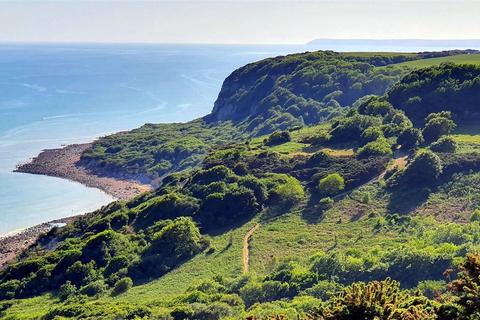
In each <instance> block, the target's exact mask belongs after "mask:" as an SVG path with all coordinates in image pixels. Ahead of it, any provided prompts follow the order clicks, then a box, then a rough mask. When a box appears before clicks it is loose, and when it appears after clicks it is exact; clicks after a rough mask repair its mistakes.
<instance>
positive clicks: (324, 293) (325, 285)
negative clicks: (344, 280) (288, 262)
mask: <svg viewBox="0 0 480 320" xmlns="http://www.w3.org/2000/svg"><path fill="white" fill-rule="evenodd" d="M342 288H343V286H342V285H341V284H339V283H337V282H335V281H328V280H321V281H319V282H318V283H316V284H315V285H314V286H313V287H311V288H308V289H306V290H305V291H304V292H305V294H308V295H309V296H312V297H315V298H318V299H322V300H324V301H325V300H328V299H330V298H332V297H333V296H334V295H336V294H337V293H339V292H340V291H341V290H342Z"/></svg>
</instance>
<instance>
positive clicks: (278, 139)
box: [265, 131, 292, 146]
mask: <svg viewBox="0 0 480 320" xmlns="http://www.w3.org/2000/svg"><path fill="white" fill-rule="evenodd" d="M291 140H292V137H291V136H290V132H288V131H275V132H274V133H272V134H271V135H270V136H268V138H267V139H265V144H266V145H267V146H275V145H279V144H282V143H286V142H289V141H291Z"/></svg>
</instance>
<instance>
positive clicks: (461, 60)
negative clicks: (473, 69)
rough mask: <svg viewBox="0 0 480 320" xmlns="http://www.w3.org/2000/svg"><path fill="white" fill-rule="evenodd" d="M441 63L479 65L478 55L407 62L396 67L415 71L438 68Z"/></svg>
mask: <svg viewBox="0 0 480 320" xmlns="http://www.w3.org/2000/svg"><path fill="white" fill-rule="evenodd" d="M442 63H456V64H474V65H479V64H480V53H476V54H459V55H454V56H448V57H439V58H431V59H422V60H414V61H407V62H402V63H399V64H398V65H399V66H406V67H410V68H415V69H417V68H426V67H431V66H438V65H440V64H442Z"/></svg>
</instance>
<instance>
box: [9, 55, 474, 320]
mask: <svg viewBox="0 0 480 320" xmlns="http://www.w3.org/2000/svg"><path fill="white" fill-rule="evenodd" d="M362 56H363V57H364V58H366V59H373V58H372V57H371V56H369V55H364V54H362ZM373 56H374V57H376V58H375V59H377V58H378V55H377V54H375V55H373ZM304 57H312V56H309V55H307V56H304ZM357 58H358V57H357ZM357 58H355V59H357ZM387 58H389V59H390V58H392V59H397V58H396V56H390V57H387ZM410 58H411V56H410ZM346 59H348V58H346ZM401 59H405V57H402V58H401ZM387 60H388V59H387ZM389 61H390V60H389ZM330 62H332V60H330ZM337 62H338V60H337V58H335V59H334V60H333V64H335V63H337ZM344 62H345V61H343V62H341V64H344ZM302 63H303V62H302ZM356 63H359V62H358V61H357V62H356ZM362 63H363V62H362ZM354 64H355V63H354ZM250 67H251V66H250ZM250 67H249V68H250ZM375 68H376V67H375ZM474 71H476V69H475V67H467V66H461V67H456V66H441V67H433V68H430V69H426V70H421V71H413V72H412V73H411V74H410V75H409V76H407V77H404V78H403V79H402V80H401V81H400V82H398V83H397V84H395V85H394V86H393V87H392V89H391V90H389V91H388V92H387V93H386V94H385V95H384V96H366V97H362V98H361V99H358V100H356V101H355V103H354V104H353V107H351V108H348V109H345V110H344V111H343V112H341V113H339V114H337V115H335V116H333V115H332V116H331V117H330V118H329V119H324V120H321V121H320V120H318V122H321V123H312V124H311V125H306V126H293V127H287V128H286V130H276V131H274V132H273V133H269V134H266V135H256V134H251V135H250V134H245V133H244V132H242V130H241V128H240V127H239V126H238V125H237V126H232V122H234V120H231V121H227V122H225V123H223V122H222V129H223V131H222V132H221V134H220V133H218V134H215V133H216V132H217V131H215V130H218V128H219V127H215V126H216V125H218V124H215V125H212V124H211V123H208V121H207V122H202V121H196V122H192V123H190V124H177V125H172V127H171V128H173V129H172V130H173V131H172V132H171V133H170V132H169V128H170V127H169V126H163V125H159V126H154V125H147V126H145V127H143V128H141V129H139V130H136V131H133V132H128V133H121V134H118V135H117V136H112V137H109V138H105V139H103V140H100V142H98V143H97V145H96V149H95V152H96V153H97V154H96V155H95V154H90V156H91V157H92V158H91V159H90V160H91V161H96V160H94V158H95V157H98V159H102V158H104V157H106V159H108V165H115V163H116V162H118V161H121V163H122V166H124V165H127V164H128V165H129V166H130V165H131V167H130V168H132V171H131V173H132V174H138V173H140V172H142V170H144V168H146V167H149V168H150V166H152V165H154V163H155V161H156V160H155V159H157V160H160V159H162V157H163V156H165V155H168V157H166V158H165V159H166V160H167V161H169V165H170V166H169V167H168V169H166V170H165V171H162V172H163V174H165V178H164V180H163V181H162V184H161V186H160V188H158V189H157V190H155V191H153V192H150V193H146V194H144V195H142V196H140V197H138V198H135V199H132V200H130V201H120V202H114V203H112V204H110V205H108V206H105V207H103V208H101V209H99V210H97V211H95V212H93V213H90V214H88V215H86V216H85V217H83V218H81V219H79V220H78V221H77V222H75V223H74V224H72V225H69V226H67V227H64V228H56V229H54V230H52V231H51V232H49V233H48V234H47V235H45V236H43V237H42V238H41V239H40V241H39V242H38V243H37V244H36V245H35V246H33V247H32V248H30V249H29V250H28V251H27V252H25V253H24V254H23V255H22V256H21V257H20V258H19V260H18V261H17V262H16V263H13V264H11V265H10V266H8V267H7V268H6V269H5V270H2V271H1V272H0V317H2V319H3V318H4V319H38V318H40V319H65V318H67V319H68V318H74V319H99V318H102V319H242V318H247V317H252V316H253V317H256V318H257V319H267V318H268V317H271V316H275V315H283V316H284V317H285V318H287V319H297V318H302V319H303V318H305V319H308V318H309V317H310V318H311V317H313V318H318V319H332V320H333V319H372V318H375V317H377V318H378V319H458V320H460V319H475V317H476V316H478V315H479V314H480V306H479V305H478V303H477V302H476V297H477V296H478V295H477V291H475V290H478V286H479V285H480V283H479V281H478V276H477V274H476V272H477V271H476V270H479V269H480V256H478V255H475V254H474V253H475V252H478V250H479V249H480V237H479V236H478V235H479V234H480V174H479V173H478V172H479V171H480V153H478V152H477V151H478V150H480V136H479V132H478V128H477V125H476V124H475V123H472V122H466V121H465V120H464V118H462V117H459V116H458V113H457V112H456V111H457V110H462V109H461V108H459V109H448V108H443V109H442V108H440V107H439V108H438V109H428V108H431V107H432V105H431V104H428V106H427V105H425V104H422V103H418V104H416V105H415V108H417V109H418V110H417V111H418V112H415V113H410V112H407V111H408V110H406V109H405V108H404V106H405V104H403V101H406V100H407V101H408V100H409V97H410V96H411V92H414V93H415V94H416V95H418V97H419V98H420V99H421V101H422V99H424V97H428V98H429V99H432V95H433V93H435V94H439V95H441V94H443V92H444V90H443V88H444V87H445V85H444V84H445V83H449V84H451V83H454V84H453V85H452V87H455V90H456V94H455V95H451V96H449V99H450V100H448V101H452V102H455V105H458V106H463V107H464V108H469V106H470V105H471V104H468V103H466V101H467V102H469V101H470V100H468V99H467V100H465V99H466V98H465V97H470V96H471V95H470V94H469V93H470V92H471V91H470V90H471V88H472V86H475V85H476V83H477V82H476V77H477V76H476V73H475V72H474ZM284 72H285V71H284ZM291 72H292V71H291ZM253 74H256V73H253ZM253 74H252V75H251V76H252V77H253ZM432 74H434V75H437V76H438V77H439V79H442V81H443V80H445V77H443V78H442V76H443V75H447V79H449V78H448V77H450V78H454V79H461V81H457V82H455V81H453V82H452V81H444V82H442V81H437V80H436V78H435V77H431V76H430V75H432ZM257 75H258V74H257ZM414 79H417V80H418V81H413V80H414ZM459 83H460V84H459ZM412 84H415V85H412ZM467 84H468V85H467ZM313 87H314V86H312V88H313ZM439 88H440V89H439ZM229 90H230V89H229ZM292 90H293V89H292ZM308 90H310V89H308ZM402 90H403V91H402ZM446 91H447V92H448V88H447V90H446ZM292 92H294V91H292ZM392 92H395V94H392ZM400 92H403V94H404V95H405V96H402V94H400ZM392 97H395V99H393V98H392ZM397 103H398V104H397ZM433 107H435V108H436V105H435V104H434V105H433ZM404 111H405V112H404ZM425 112H426V113H427V117H426V119H423V118H420V117H417V115H419V114H423V113H425ZM256 115H257V116H258V115H260V114H256ZM412 115H413V116H412ZM419 120H422V121H419ZM237 124H238V123H237ZM208 126H212V127H208ZM157 132H158V133H157ZM179 139H180V140H181V141H182V143H181V144H177V142H178V141H177V140H179ZM192 141H193V142H192ZM145 149H146V150H148V152H144V150H145ZM184 149H185V150H190V151H191V150H194V152H184ZM133 150H134V152H132V153H129V152H130V151H133ZM191 155H194V158H195V159H196V160H195V161H196V162H195V163H193V162H190V161H192V160H189V157H190V156H191ZM137 156H140V158H142V159H144V160H142V161H145V162H144V163H148V165H147V166H144V167H142V163H141V162H138V161H139V160H138V157H137ZM152 161H153V162H152ZM162 161H163V160H162ZM182 161H186V162H185V163H184V164H182V165H179V164H180V163H182ZM188 163H192V165H191V166H190V165H187V164H188ZM165 165H166V164H165ZM142 168H143V169H142ZM186 168H190V170H183V171H181V172H175V173H171V174H168V172H169V171H177V169H180V170H182V169H186ZM157 174H158V176H159V175H160V173H157ZM254 227H255V228H254ZM249 235H251V236H249ZM246 249H247V250H246ZM246 252H248V254H246ZM467 254H470V255H468V256H467V258H465V257H466V255H467ZM246 261H248V266H249V268H248V269H249V270H248V272H247V271H246V269H245V263H246ZM447 284H449V285H447ZM471 292H473V294H470V293H471Z"/></svg>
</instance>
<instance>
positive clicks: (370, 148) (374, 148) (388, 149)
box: [357, 138, 393, 158]
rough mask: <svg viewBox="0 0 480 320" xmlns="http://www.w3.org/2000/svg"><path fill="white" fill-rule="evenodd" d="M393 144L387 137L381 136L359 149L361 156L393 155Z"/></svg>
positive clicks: (358, 153) (358, 152)
mask: <svg viewBox="0 0 480 320" xmlns="http://www.w3.org/2000/svg"><path fill="white" fill-rule="evenodd" d="M392 155H393V151H392V146H391V145H390V143H388V141H387V139H385V138H380V139H377V140H375V141H372V142H369V143H367V144H366V145H364V146H363V147H361V148H359V149H358V151H357V156H358V157H359V158H368V157H376V156H389V157H390V156H392Z"/></svg>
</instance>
